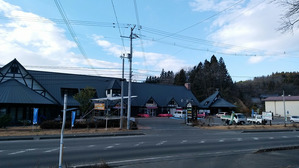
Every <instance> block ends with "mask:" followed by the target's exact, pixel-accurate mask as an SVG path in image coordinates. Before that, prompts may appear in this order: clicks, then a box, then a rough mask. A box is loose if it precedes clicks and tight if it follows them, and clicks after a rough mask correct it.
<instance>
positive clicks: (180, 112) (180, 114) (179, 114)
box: [173, 110, 186, 118]
mask: <svg viewBox="0 0 299 168" xmlns="http://www.w3.org/2000/svg"><path fill="white" fill-rule="evenodd" d="M173 116H174V117H176V118H186V110H176V111H175V112H174V115H173Z"/></svg>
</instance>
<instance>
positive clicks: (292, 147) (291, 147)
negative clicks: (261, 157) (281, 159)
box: [254, 145, 299, 153]
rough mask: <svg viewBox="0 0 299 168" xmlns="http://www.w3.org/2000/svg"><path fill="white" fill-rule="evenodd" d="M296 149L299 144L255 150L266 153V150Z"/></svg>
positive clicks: (298, 147)
mask: <svg viewBox="0 0 299 168" xmlns="http://www.w3.org/2000/svg"><path fill="white" fill-rule="evenodd" d="M294 149H299V145H296V146H282V147H275V148H265V149H259V150H258V151H256V152H254V153H265V152H273V151H282V150H294Z"/></svg>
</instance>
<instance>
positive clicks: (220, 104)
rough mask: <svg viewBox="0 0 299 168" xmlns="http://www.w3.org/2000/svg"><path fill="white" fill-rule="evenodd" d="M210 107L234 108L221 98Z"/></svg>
mask: <svg viewBox="0 0 299 168" xmlns="http://www.w3.org/2000/svg"><path fill="white" fill-rule="evenodd" d="M211 107H219V108H220V107H229V108H234V107H236V106H235V105H233V104H231V103H229V102H227V101H226V100H224V99H223V98H219V99H218V100H217V101H216V102H215V103H214V104H212V105H211Z"/></svg>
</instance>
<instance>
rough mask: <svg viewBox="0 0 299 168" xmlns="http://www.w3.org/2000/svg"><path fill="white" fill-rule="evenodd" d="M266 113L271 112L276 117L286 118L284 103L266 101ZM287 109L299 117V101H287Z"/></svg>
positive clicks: (290, 113)
mask: <svg viewBox="0 0 299 168" xmlns="http://www.w3.org/2000/svg"><path fill="white" fill-rule="evenodd" d="M265 108H266V111H271V112H273V113H274V115H275V116H279V115H280V116H284V108H283V101H266V102H265ZM285 109H286V113H287V111H288V112H289V114H287V116H291V115H297V116H299V101H285Z"/></svg>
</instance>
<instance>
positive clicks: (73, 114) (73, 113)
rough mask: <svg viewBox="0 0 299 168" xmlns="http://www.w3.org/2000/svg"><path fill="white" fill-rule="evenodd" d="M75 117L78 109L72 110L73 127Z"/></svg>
mask: <svg viewBox="0 0 299 168" xmlns="http://www.w3.org/2000/svg"><path fill="white" fill-rule="evenodd" d="M75 118H76V111H72V127H74V123H75Z"/></svg>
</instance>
